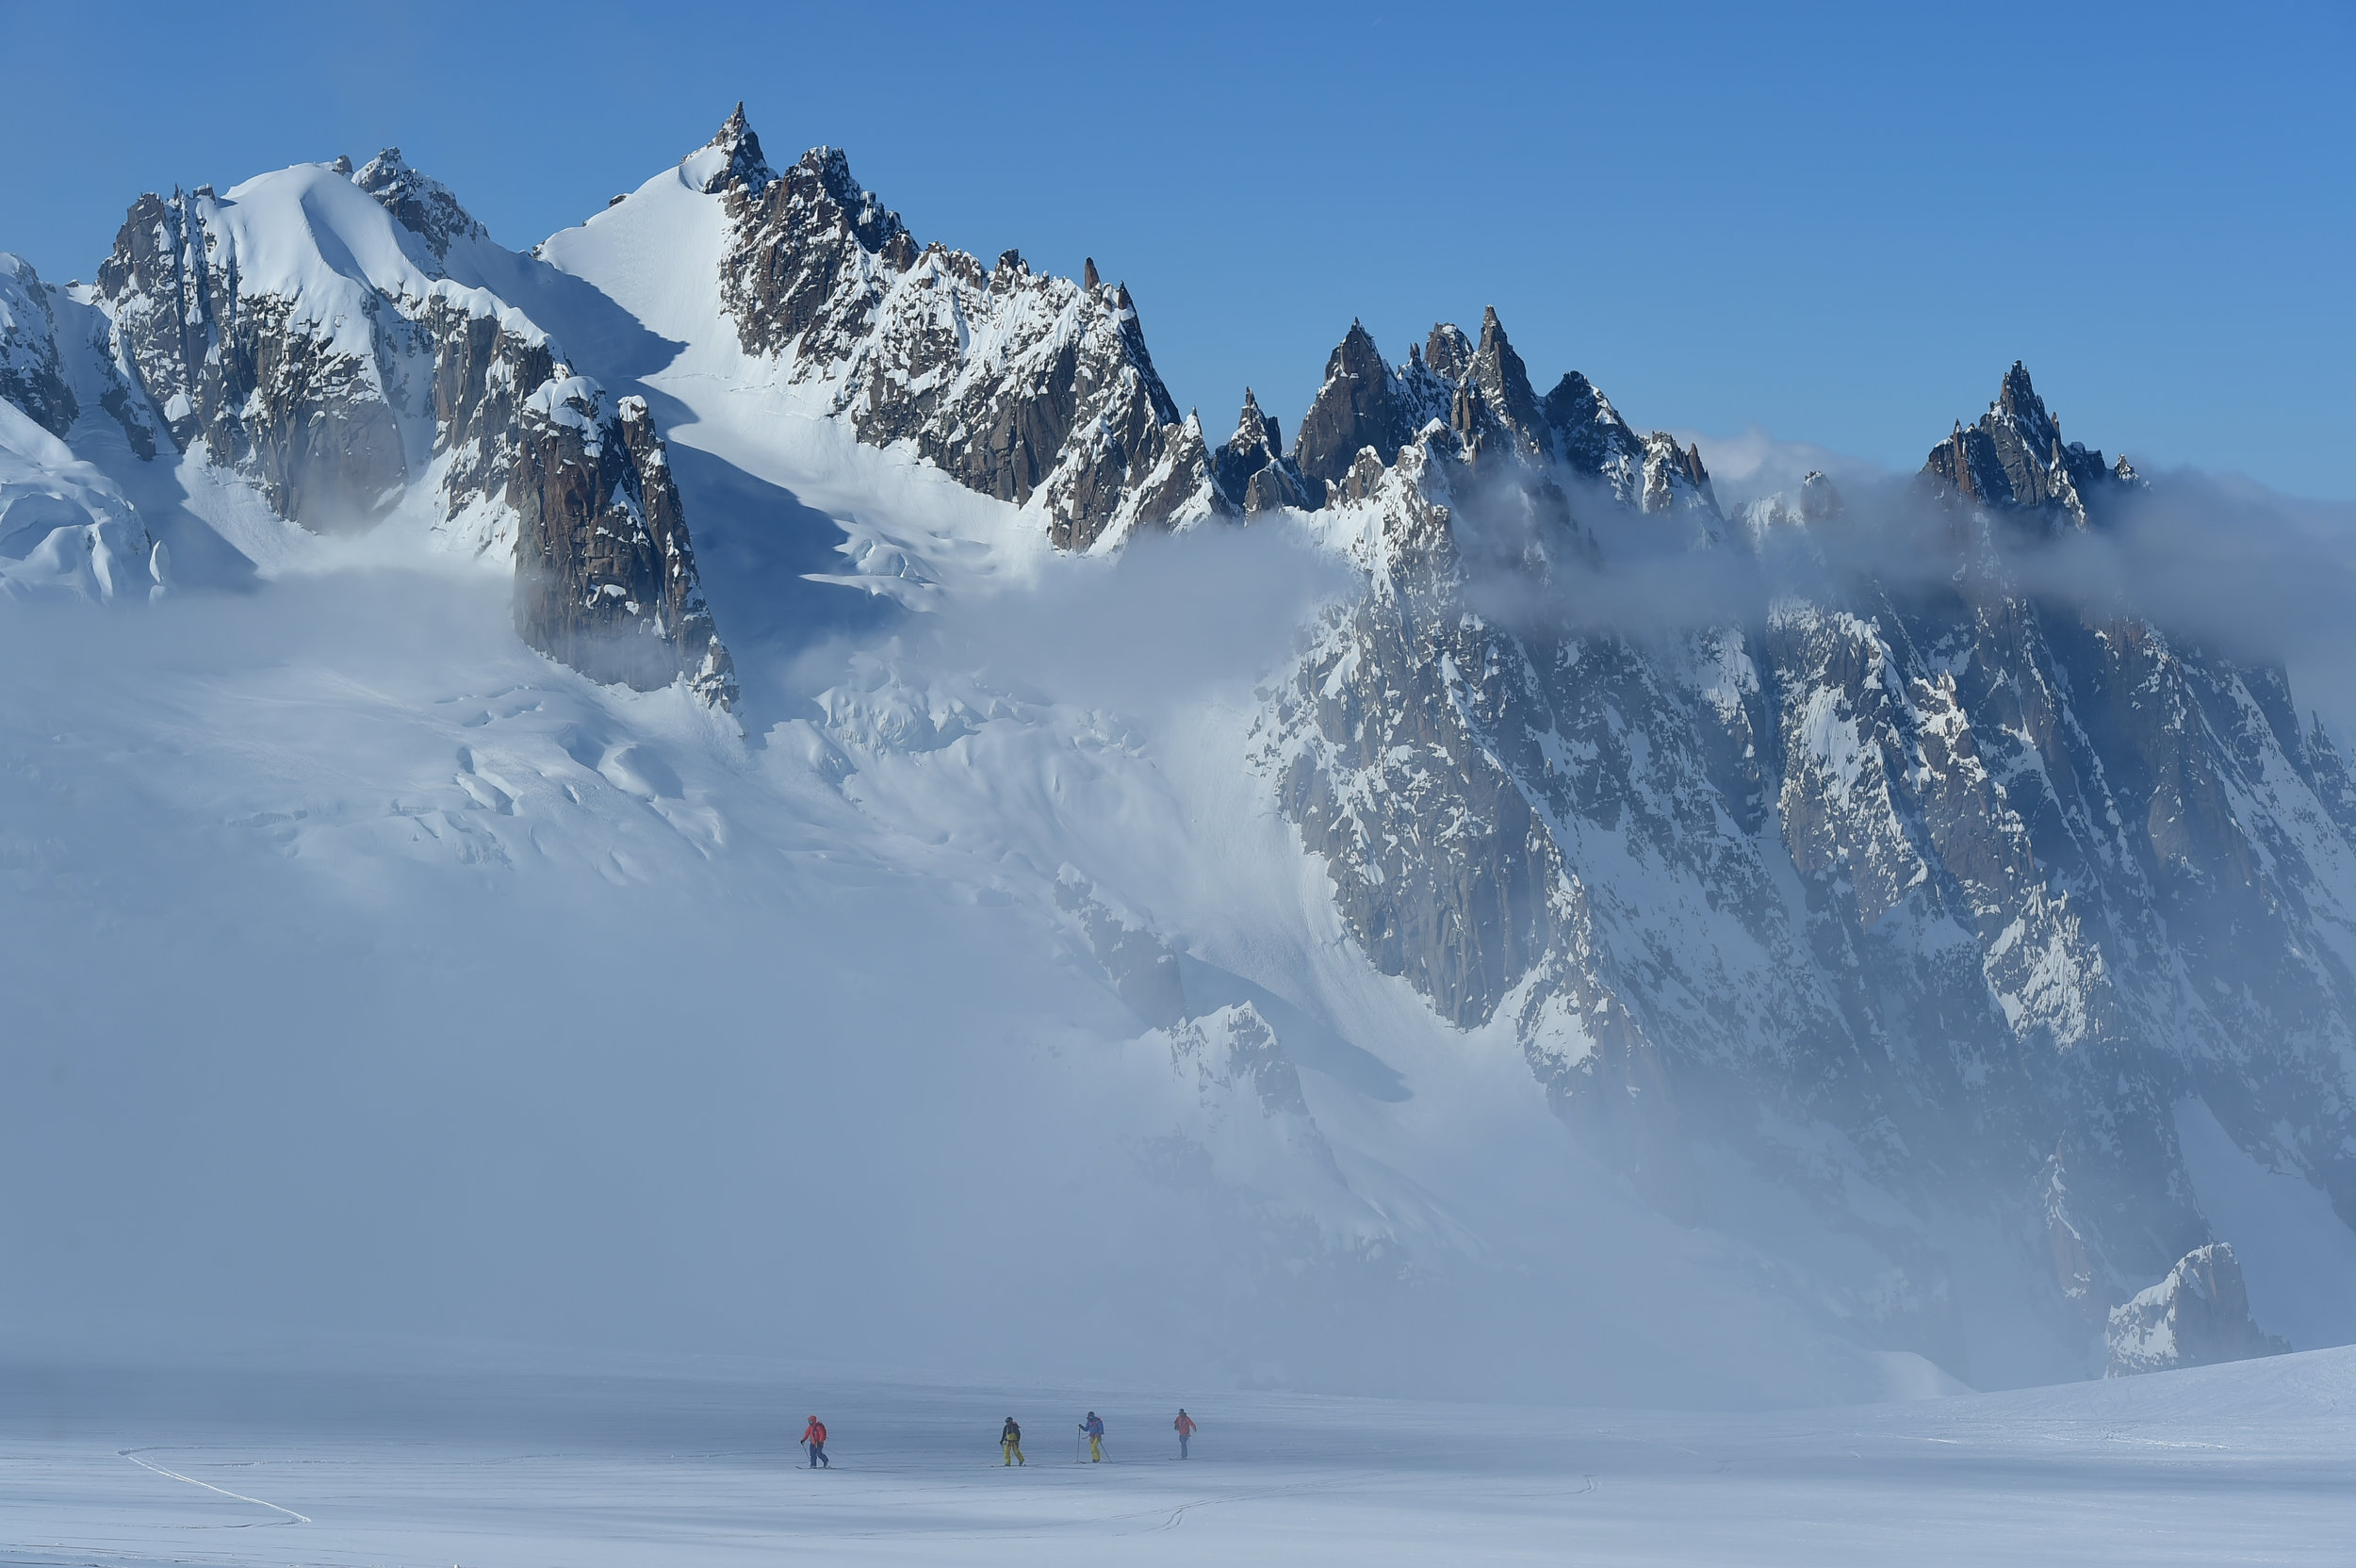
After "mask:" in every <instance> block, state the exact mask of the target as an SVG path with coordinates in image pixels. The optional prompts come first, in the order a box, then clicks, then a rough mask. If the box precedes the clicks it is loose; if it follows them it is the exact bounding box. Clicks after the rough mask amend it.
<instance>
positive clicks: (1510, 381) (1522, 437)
mask: <svg viewBox="0 0 2356 1568" xmlns="http://www.w3.org/2000/svg"><path fill="white" fill-rule="evenodd" d="M1465 379H1467V380H1469V381H1470V382H1471V383H1472V384H1474V385H1476V386H1478V387H1480V388H1481V397H1482V399H1483V400H1485V401H1486V402H1487V403H1488V405H1489V409H1490V412H1491V413H1493V414H1494V415H1496V416H1497V422H1498V423H1499V424H1501V425H1503V426H1504V427H1505V428H1506V429H1507V430H1508V431H1510V432H1512V433H1513V439H1514V441H1515V443H1516V444H1517V445H1518V446H1519V447H1520V449H1522V452H1523V454H1524V455H1526V456H1530V457H1552V456H1553V455H1554V442H1553V439H1552V437H1551V435H1550V434H1549V433H1548V432H1547V430H1546V417H1545V416H1544V414H1542V413H1541V412H1540V410H1539V407H1538V395H1537V394H1536V393H1535V392H1533V391H1531V390H1530V371H1529V370H1528V368H1525V367H1524V366H1523V364H1522V356H1521V355H1519V354H1517V353H1515V352H1514V351H1513V344H1511V343H1509V342H1507V341H1506V337H1505V325H1504V323H1503V322H1501V321H1499V320H1498V319H1497V310H1496V308H1495V307H1494V306H1492V307H1489V308H1486V309H1484V310H1482V311H1481V346H1480V347H1479V348H1478V349H1476V350H1475V351H1473V357H1472V364H1471V366H1470V367H1469V368H1468V370H1467V373H1466V377H1465Z"/></svg>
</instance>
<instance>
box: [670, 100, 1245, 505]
mask: <svg viewBox="0 0 2356 1568" xmlns="http://www.w3.org/2000/svg"><path fill="white" fill-rule="evenodd" d="M712 146H713V149H715V150H717V151H719V152H721V153H724V154H726V158H725V160H723V159H711V160H709V161H711V162H712V164H713V166H714V172H713V173H712V175H711V178H710V183H709V185H708V187H707V188H710V189H712V190H715V191H718V192H721V193H723V194H724V195H725V197H726V199H727V201H728V214H729V220H730V223H731V241H730V246H729V251H728V256H727V257H726V259H725V260H724V262H723V264H722V273H721V293H722V299H723V301H724V302H725V303H726V305H727V308H728V312H729V314H730V316H731V318H732V319H734V321H735V323H736V328H737V335H738V338H739V340H740V342H741V343H742V345H743V347H744V351H745V352H746V353H748V354H760V355H763V356H768V357H774V358H777V359H779V360H781V361H784V362H786V363H787V365H788V366H789V367H790V368H789V371H788V374H789V376H790V378H791V379H792V380H793V381H794V382H797V383H802V384H808V385H810V386H811V387H812V388H813V389H816V390H819V391H821V392H823V394H824V395H825V396H826V398H827V399H828V403H829V406H830V408H831V409H832V410H833V411H834V412H835V413H837V414H840V415H841V416H843V417H846V418H847V419H848V420H849V421H850V423H851V425H852V427H853V428H854V429H855V430H857V432H858V433H859V438H860V439H861V440H862V441H866V442H869V443H871V444H873V445H875V446H890V445H892V444H893V443H895V442H900V441H907V442H909V443H911V444H912V445H913V446H914V448H915V449H916V450H917V451H918V452H919V453H920V454H921V455H922V456H923V457H924V458H925V459H926V460H928V461H929V462H931V463H933V464H934V465H936V466H939V467H941V469H943V470H944V471H945V472H947V473H949V474H950V475H952V476H953V477H954V478H956V479H957V481H958V482H960V483H962V484H964V485H966V486H968V487H969V488H971V489H973V490H977V491H980V492H981V493H982V494H984V495H987V496H994V497H996V498H999V499H1001V500H1006V501H1012V502H1014V503H1016V504H1018V505H1025V506H1034V505H1035V506H1037V507H1039V509H1040V510H1041V511H1042V512H1044V513H1045V515H1046V517H1045V522H1046V528H1047V531H1048V533H1049V535H1050V536H1051V537H1052V538H1053V539H1054V540H1055V543H1056V544H1057V545H1059V546H1062V547H1065V548H1068V549H1087V548H1088V547H1091V546H1093V545H1095V544H1096V543H1097V542H1098V541H1099V540H1101V539H1104V538H1106V537H1108V536H1118V535H1119V534H1120V533H1121V532H1122V531H1125V530H1126V529H1128V528H1131V527H1137V526H1143V527H1167V526H1172V525H1175V524H1178V523H1181V522H1184V521H1187V520H1191V519H1192V518H1195V517H1199V516H1207V515H1232V514H1234V513H1235V512H1237V511H1239V510H1240V509H1241V504H1240V503H1241V498H1240V497H1236V496H1233V495H1230V494H1229V493H1228V492H1226V491H1224V490H1222V489H1220V488H1219V485H1218V484H1217V483H1216V482H1214V481H1213V479H1212V477H1211V472H1210V454H1209V451H1208V449H1207V447H1206V446H1205V444H1204V442H1203V436H1202V431H1201V429H1200V427H1199V426H1196V425H1192V424H1190V423H1189V422H1188V421H1185V420H1182V419H1181V418H1180V417H1179V413H1178V409H1177V407H1176V405H1175V404H1173V403H1172V402H1171V401H1170V394H1169V392H1168V391H1166V390H1165V389H1164V388H1163V386H1162V382H1161V378H1160V376H1158V375H1157V374H1155V372H1154V370H1153V358H1152V356H1151V355H1150V354H1149V353H1148V352H1147V351H1146V348H1145V336H1144V334H1143V332H1142V330H1141V329H1140V328H1139V326H1138V324H1137V307H1136V304H1135V302H1133V301H1132V300H1131V299H1130V297H1129V291H1128V289H1127V288H1126V287H1124V286H1121V285H1119V284H1115V285H1113V286H1109V287H1108V286H1104V284H1103V283H1101V282H1098V281H1093V280H1091V281H1088V282H1084V283H1079V284H1075V283H1073V282H1072V281H1071V280H1070V279H1067V278H1055V277H1049V276H1046V275H1044V274H1040V273H1037V272H1034V271H1032V270H1031V269H1030V267H1029V266H1028V265H1027V264H1026V263H1025V262H1024V261H1023V258H1022V257H1021V256H1020V255H1019V254H1018V253H1014V252H1012V251H1009V252H1007V253H1005V254H1004V255H1002V256H1000V257H999V258H998V262H997V264H996V265H995V266H993V267H989V268H985V267H984V266H983V265H982V264H981V262H980V261H978V260H977V259H976V258H974V257H973V256H972V255H969V254H967V253H964V252H962V251H952V250H948V249H946V248H944V247H942V246H940V245H932V246H928V247H925V248H924V249H922V250H920V249H919V248H918V247H917V244H916V242H915V240H914V239H913V238H912V237H910V236H909V235H908V230H907V228H906V226H905V225H903V224H902V222H901V221H900V218H899V215H898V214H897V213H894V212H892V211H891V210H890V209H888V208H886V207H885V206H884V205H883V204H882V203H880V202H879V201H877V200H876V199H875V196H874V195H873V194H872V193H870V192H868V191H867V190H865V189H863V188H860V187H859V183H858V182H857V181H856V180H854V179H853V178H852V177H851V171H850V165H849V163H848V162H847V160H845V159H844V157H843V155H842V153H840V152H839V151H836V150H835V149H833V148H825V147H822V148H817V149H814V150H812V151H811V152H809V153H807V154H805V155H803V156H802V157H801V158H800V159H799V160H798V161H796V162H795V163H794V166H793V167H792V168H790V169H788V170H786V171H785V172H783V173H781V174H771V173H770V172H768V170H767V166H766V165H765V164H763V163H761V160H760V156H759V144H758V142H757V141H756V140H755V139H754V138H753V136H752V133H751V132H750V131H749V130H748V129H746V128H744V124H743V122H742V117H741V115H740V116H739V117H738V118H737V119H735V120H732V121H731V122H729V125H728V126H727V127H724V128H723V130H722V132H721V135H720V137H719V138H718V139H715V140H714V142H713V144H712ZM697 167H701V165H700V164H698V166H697ZM1093 266H1094V264H1093V263H1092V262H1091V263H1090V271H1091V272H1092V271H1093Z"/></svg>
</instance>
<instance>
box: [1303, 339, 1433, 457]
mask: <svg viewBox="0 0 2356 1568" xmlns="http://www.w3.org/2000/svg"><path fill="white" fill-rule="evenodd" d="M1414 434H1415V431H1414V430H1413V429H1412V428H1411V426H1410V424H1409V421H1408V417H1407V414H1406V411H1405V409H1404V408H1403V406H1402V404H1401V401H1400V399H1399V388H1398V385H1397V383H1396V378H1394V377H1393V376H1392V374H1391V368H1390V366H1389V365H1387V364H1385V363H1384V362H1383V352H1382V351H1381V350H1380V349H1377V348H1376V347H1375V346H1374V336H1373V335H1372V334H1371V333H1369V332H1367V331H1366V325H1365V323H1364V322H1361V321H1354V320H1353V321H1352V322H1350V331H1349V332H1348V333H1347V334H1345V335H1343V337H1342V341H1341V343H1340V345H1339V346H1338V347H1337V348H1335V349H1334V351H1333V354H1332V356H1331V357H1329V358H1328V359H1327V360H1326V362H1325V384H1323V385H1322V386H1320V387H1318V388H1317V400H1316V401H1315V402H1313V403H1312V404H1310V407H1309V412H1308V413H1307V414H1306V415H1304V416H1302V417H1301V432H1300V434H1299V435H1298V436H1297V437H1296V438H1295V440H1294V442H1293V461H1294V463H1295V464H1296V465H1298V466H1299V467H1300V469H1301V473H1302V474H1304V475H1305V476H1307V477H1308V478H1310V479H1313V480H1322V481H1324V482H1327V483H1329V484H1330V483H1337V482H1340V481H1341V480H1342V479H1343V478H1344V477H1345V476H1347V475H1348V474H1349V472H1350V463H1351V460H1352V459H1354V458H1356V457H1357V455H1358V453H1359V452H1360V451H1361V450H1362V449H1365V448H1367V447H1372V448H1373V449H1375V450H1376V451H1377V452H1378V453H1380V454H1381V456H1382V458H1383V462H1385V463H1388V462H1390V461H1391V460H1392V459H1393V458H1394V457H1396V456H1397V455H1398V452H1399V448H1400V447H1402V446H1404V445H1405V444H1406V443H1407V441H1408V439H1409V438H1410V437H1411V436H1413V435H1414Z"/></svg>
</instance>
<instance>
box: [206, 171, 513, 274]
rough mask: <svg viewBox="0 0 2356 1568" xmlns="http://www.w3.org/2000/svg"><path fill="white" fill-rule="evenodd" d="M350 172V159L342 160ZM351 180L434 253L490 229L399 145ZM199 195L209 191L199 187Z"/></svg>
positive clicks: (443, 252)
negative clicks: (422, 171) (421, 170)
mask: <svg viewBox="0 0 2356 1568" xmlns="http://www.w3.org/2000/svg"><path fill="white" fill-rule="evenodd" d="M344 161H345V163H346V166H347V172H350V170H349V164H350V160H349V159H347V160H344ZM351 178H352V184H353V185H356V186H358V187H359V188H361V189H363V190H365V191H367V192H368V194H369V195H371V196H373V197H375V198H376V200H377V202H378V203H379V204H381V205H383V207H384V210H385V211H386V212H389V213H391V214H392V215H393V218H394V221H397V222H399V223H400V224H401V227H402V228H405V229H407V230H408V231H409V232H410V233H412V234H414V235H416V236H417V237H418V238H420V239H422V240H424V241H425V243H426V246H427V248H428V249H430V250H431V251H433V253H434V255H436V256H447V255H449V254H450V245H451V244H452V243H453V242H454V241H456V240H460V239H481V238H483V237H485V235H486V234H487V233H488V232H489V231H487V230H485V229H484V228H483V225H482V224H481V223H478V222H476V221H475V220H474V219H473V217H472V216H470V215H469V214H468V213H467V211H466V208H465V207H463V206H461V205H459V204H458V198H457V197H456V196H455V195H453V194H451V192H450V187H448V186H446V185H444V184H443V183H442V182H441V181H439V180H436V179H431V178H429V177H427V176H426V175H424V174H420V173H419V172H417V171H416V170H415V169H412V168H411V167H410V166H409V164H408V161H407V160H406V159H404V158H403V157H402V156H401V149H400V148H398V147H387V148H385V149H384V151H383V152H381V153H379V154H377V155H376V156H374V157H372V158H370V159H369V160H368V162H367V163H366V164H364V165H362V166H361V168H360V169H359V170H358V172H352V174H351ZM198 194H199V195H200V196H202V195H205V194H209V192H206V191H199V192H198Z"/></svg>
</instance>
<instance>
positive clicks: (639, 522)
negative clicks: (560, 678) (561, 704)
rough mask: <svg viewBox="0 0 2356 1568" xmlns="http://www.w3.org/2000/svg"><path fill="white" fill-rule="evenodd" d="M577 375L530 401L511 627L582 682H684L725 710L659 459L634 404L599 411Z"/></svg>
mask: <svg viewBox="0 0 2356 1568" xmlns="http://www.w3.org/2000/svg"><path fill="white" fill-rule="evenodd" d="M603 400H604V394H603V393H602V392H601V391H600V390H599V389H598V388H597V386H596V385H595V384H593V383H590V382H588V381H585V380H581V379H580V378H574V379H572V380H569V381H550V382H548V383H545V384H543V385H542V386H541V387H540V389H539V390H538V391H537V392H536V393H534V394H533V396H532V400H531V401H530V403H529V404H528V405H527V407H526V409H525V411H524V415H523V418H522V421H521V427H520V435H519V440H518V442H517V450H516V455H515V461H514V463H513V464H511V465H510V466H509V468H508V473H507V491H506V499H507V504H508V505H509V506H510V507H512V508H514V510H515V515H516V517H517V518H518V519H519V524H520V531H519V534H518V537H517V541H516V563H515V579H516V585H515V630H516V633H517V635H519V636H521V637H522V638H523V640H524V641H525V642H527V643H530V644H531V645H532V646H534V647H536V648H539V649H541V650H542V651H543V652H545V653H548V655H550V656H551V657H553V658H555V659H557V660H559V661H561V662H564V663H566V664H569V665H571V666H572V667H573V668H574V669H577V670H579V671H581V673H582V674H584V675H586V676H588V677H589V678H591V679H593V680H598V681H603V682H605V683H607V684H610V685H613V684H618V685H628V686H632V687H636V688H637V689H639V690H641V691H650V690H655V689H658V688H661V687H663V686H668V685H670V684H671V683H672V682H673V681H674V680H678V679H681V678H684V679H685V680H686V681H687V682H688V684H689V686H690V687H691V688H692V689H693V690H694V691H695V694H697V695H698V696H701V697H702V698H703V699H704V700H705V701H706V702H708V703H711V704H712V705H713V706H716V707H722V708H726V707H728V706H730V705H731V704H733V702H734V701H735V698H736V675H735V669H734V665H733V664H732V662H730V660H729V658H728V649H727V648H725V647H724V646H722V645H721V643H720V639H719V637H718V635H717V634H716V633H715V632H714V631H713V629H712V612H711V611H710V610H709V609H708V608H707V607H706V606H705V604H704V597H703V590H702V587H701V585H700V583H699V581H698V580H697V577H696V573H695V551H694V549H693V547H691V546H690V544H689V543H688V538H687V527H686V523H685V521H684V519H683V518H682V516H681V515H680V511H679V490H678V487H677V486H676V485H675V484H674V483H673V482H672V480H671V473H670V463H669V457H668V454H667V452H666V451H665V450H664V449H663V440H662V438H661V437H660V436H659V435H657V434H656V433H655V430H654V421H653V419H652V417H650V416H649V415H648V414H647V412H646V403H645V401H644V400H641V399H637V398H625V399H623V400H621V402H620V404H619V406H618V407H617V408H615V409H614V410H613V411H612V412H610V413H609V411H608V410H606V408H605V407H604V406H603Z"/></svg>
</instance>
